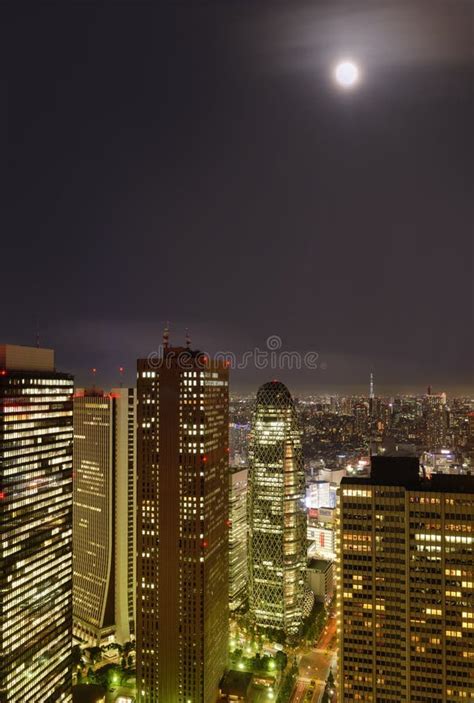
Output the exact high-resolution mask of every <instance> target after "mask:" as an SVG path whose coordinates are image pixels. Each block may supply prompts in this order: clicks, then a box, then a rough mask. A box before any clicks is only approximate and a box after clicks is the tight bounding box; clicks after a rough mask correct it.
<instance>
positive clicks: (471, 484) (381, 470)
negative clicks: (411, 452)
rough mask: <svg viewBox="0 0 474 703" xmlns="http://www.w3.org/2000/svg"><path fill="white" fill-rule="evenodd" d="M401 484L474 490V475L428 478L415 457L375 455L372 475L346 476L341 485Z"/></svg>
mask: <svg viewBox="0 0 474 703" xmlns="http://www.w3.org/2000/svg"><path fill="white" fill-rule="evenodd" d="M347 485H365V486H400V487H403V488H406V489H407V490H410V491H432V492H435V493H474V476H468V475H463V476H458V475H451V474H432V476H431V478H425V476H423V475H422V474H420V462H419V460H418V459H417V458H416V457H406V456H384V457H378V456H373V457H372V460H371V472H370V477H367V476H364V477H356V476H345V477H344V478H343V479H342V481H341V486H347Z"/></svg>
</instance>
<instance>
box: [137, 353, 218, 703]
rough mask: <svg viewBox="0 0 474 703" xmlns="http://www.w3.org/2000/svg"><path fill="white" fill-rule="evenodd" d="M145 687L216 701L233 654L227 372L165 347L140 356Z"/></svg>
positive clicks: (147, 695) (152, 698)
mask: <svg viewBox="0 0 474 703" xmlns="http://www.w3.org/2000/svg"><path fill="white" fill-rule="evenodd" d="M137 395H138V418H137V420H138V423H137V427H138V429H137V466H138V528H137V533H138V568H137V586H138V589H137V688H138V695H139V700H140V702H141V703H189V702H190V701H191V702H192V703H215V701H216V698H217V695H218V687H219V682H220V680H221V677H222V675H223V673H224V670H225V666H226V661H227V651H228V578H229V576H228V529H229V525H228V482H229V477H228V370H227V368H226V365H225V363H224V362H214V361H211V360H209V359H208V358H207V357H206V356H205V355H204V354H202V353H201V352H198V351H193V350H191V349H189V348H187V347H186V348H183V347H178V348H170V347H168V345H167V344H165V348H164V350H163V354H162V356H161V357H160V358H157V359H151V360H150V359H142V360H139V361H138V380H137Z"/></svg>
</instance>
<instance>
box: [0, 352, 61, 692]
mask: <svg viewBox="0 0 474 703" xmlns="http://www.w3.org/2000/svg"><path fill="white" fill-rule="evenodd" d="M73 385H74V382H73V378H72V376H69V375H68V374H64V373H59V372H57V371H56V370H55V366H54V352H53V351H52V350H50V349H39V348H31V347H18V346H13V345H4V346H0V527H1V534H2V543H1V547H0V550H1V551H0V701H1V703H45V702H46V701H47V702H48V703H59V702H68V703H69V701H71V700H72V698H71V655H70V653H71V641H72V444H73V429H72V395H73Z"/></svg>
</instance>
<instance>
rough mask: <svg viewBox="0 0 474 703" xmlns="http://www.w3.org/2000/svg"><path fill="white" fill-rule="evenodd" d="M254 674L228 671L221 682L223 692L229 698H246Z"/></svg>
mask: <svg viewBox="0 0 474 703" xmlns="http://www.w3.org/2000/svg"><path fill="white" fill-rule="evenodd" d="M252 679H253V674H252V673H251V672H250V671H233V670H231V671H226V673H225V674H224V678H223V679H222V682H221V686H220V688H221V692H222V693H223V694H225V695H227V696H240V697H241V698H244V697H245V696H246V695H247V693H248V690H249V688H250V684H251V683H252Z"/></svg>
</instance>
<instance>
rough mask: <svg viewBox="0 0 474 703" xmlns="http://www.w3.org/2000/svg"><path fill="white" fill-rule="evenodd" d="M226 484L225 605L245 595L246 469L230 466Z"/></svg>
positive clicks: (241, 601) (236, 604) (240, 602)
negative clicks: (227, 554)
mask: <svg viewBox="0 0 474 703" xmlns="http://www.w3.org/2000/svg"><path fill="white" fill-rule="evenodd" d="M229 478H230V486H229V491H230V494H229V520H230V527H229V607H230V609H231V611H234V610H237V609H238V608H240V607H241V606H243V605H244V603H245V601H246V599H247V595H248V589H247V583H248V566H247V478H248V470H247V469H242V468H241V467H233V468H231V470H230V477H229Z"/></svg>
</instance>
